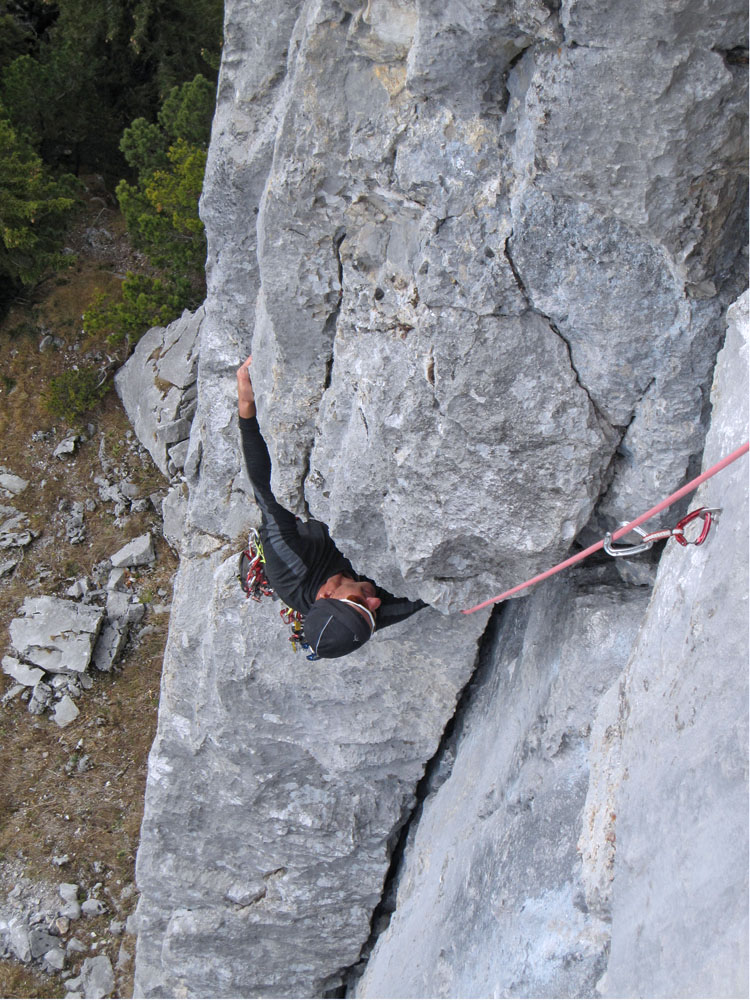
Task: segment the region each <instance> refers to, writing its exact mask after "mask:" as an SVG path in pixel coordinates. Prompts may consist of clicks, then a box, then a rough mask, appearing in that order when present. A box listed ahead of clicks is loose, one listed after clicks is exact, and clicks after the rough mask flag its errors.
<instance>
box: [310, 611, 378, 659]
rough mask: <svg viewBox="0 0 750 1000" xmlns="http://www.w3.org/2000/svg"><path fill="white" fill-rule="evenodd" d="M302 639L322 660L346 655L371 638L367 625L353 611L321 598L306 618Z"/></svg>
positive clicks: (365, 621)
mask: <svg viewBox="0 0 750 1000" xmlns="http://www.w3.org/2000/svg"><path fill="white" fill-rule="evenodd" d="M304 632H305V640H306V641H307V642H309V643H310V646H311V648H312V650H313V652H314V653H316V654H317V655H318V656H320V657H322V658H323V659H328V660H330V659H333V658H334V657H336V656H346V655H347V653H353V652H354V650H355V649H359V648H360V647H361V646H364V644H365V643H366V642H367V640H368V639H369V638H370V636H371V635H372V630H371V628H370V624H369V622H368V621H367V620H366V618H365V617H364V615H362V614H360V612H359V611H357V610H356V608H354V607H352V605H351V604H349V603H347V602H345V601H337V600H336V599H335V598H333V597H321V598H320V600H317V601H316V602H315V603H314V604H313V606H312V607H311V608H310V610H309V611H308V612H307V614H306V615H305V625H304Z"/></svg>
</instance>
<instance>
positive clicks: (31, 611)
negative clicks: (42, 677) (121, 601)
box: [9, 597, 104, 674]
mask: <svg viewBox="0 0 750 1000" xmlns="http://www.w3.org/2000/svg"><path fill="white" fill-rule="evenodd" d="M21 611H22V613H23V617H22V618H14V619H13V621H12V622H11V623H10V628H9V631H10V638H11V642H12V643H13V646H14V648H15V649H16V650H17V651H18V653H19V655H21V656H23V657H24V658H25V659H26V660H28V661H29V662H30V663H35V664H36V665H37V666H38V667H41V668H42V669H43V670H46V671H48V672H50V673H53V674H67V673H82V672H83V671H84V670H85V669H86V667H87V666H88V665H89V661H90V660H91V653H92V650H93V648H94V643H95V642H96V638H97V636H98V634H99V629H100V628H101V624H102V620H103V618H104V611H103V610H102V608H96V607H87V606H85V605H82V604H76V603H75V602H74V601H63V600H61V599H60V598H59V597H27V598H26V600H25V601H24V602H23V606H22V608H21Z"/></svg>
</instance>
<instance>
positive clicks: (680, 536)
mask: <svg viewBox="0 0 750 1000" xmlns="http://www.w3.org/2000/svg"><path fill="white" fill-rule="evenodd" d="M748 449H750V442H747V441H746V442H745V443H744V444H743V445H741V446H740V447H739V448H737V449H736V450H735V451H733V452H732V453H731V454H730V455H727V456H725V457H724V458H722V459H721V461H719V462H717V463H716V465H712V466H711V468H710V469H707V470H706V471H705V472H703V473H701V475H700V476H696V478H695V479H691V480H690V482H689V483H687V484H686V485H685V486H683V487H682V488H681V489H679V490H677V492H676V493H672V495H671V496H668V497H667V499H666V500H662V502H661V503H659V504H657V505H656V506H655V507H652V508H651V510H647V511H646V513H645V514H641V516H640V517H637V518H636V519H635V520H634V521H630V522H629V523H623V525H622V527H620V528H618V529H617V531H615V532H613V533H611V534H610V533H609V532H607V534H606V535H605V537H604V538H603V539H601V540H600V541H598V542H595V543H594V544H593V545H589V547H588V548H587V549H584V550H583V551H582V552H578V553H577V554H576V555H574V556H571V557H570V559H566V560H565V561H564V562H561V563H558V564H557V566H553V567H552V568H551V569H548V570H546V571H545V572H544V573H539V575H538V576H534V577H532V578H531V579H530V580H527V581H526V582H525V583H519V584H518V586H516V587H512V588H511V589H510V590H506V591H505V592H504V593H502V594H498V596H497V597H491V598H490V599H489V600H487V601H482V603H481V604H477V605H475V606H474V607H473V608H468V609H467V610H466V611H462V612H461V614H463V615H472V614H474V612H475V611H479V610H481V609H482V608H486V607H488V606H489V605H490V604H497V603H499V602H500V601H504V600H506V598H508V597H511V596H512V595H513V594H517V593H518V592H519V591H520V590H525V589H526V587H531V586H533V585H534V584H536V583H541V582H542V580H546V579H548V577H550V576H554V574H555V573H560V572H561V571H562V570H564V569H567V568H568V567H569V566H573V565H574V564H575V563H579V562H581V561H582V560H583V559H586V558H587V557H588V556H590V555H592V554H593V553H594V552H597V551H598V550H599V549H605V550H606V551H608V552H609V554H610V555H615V556H618V555H634V554H635V551H638V552H643V551H645V548H650V547H651V545H653V543H654V542H655V541H658V539H660V538H672V537H673V538H675V539H676V540H677V541H678V542H679V544H680V545H702V544H703V542H704V541H705V540H706V538H707V537H708V532H709V530H710V528H711V524H712V522H713V521H714V520H716V517H717V514H718V510H717V508H710V507H699V508H698V509H697V510H694V511H691V512H690V513H689V514H687V515H686V516H685V517H683V518H682V519H681V520H680V521H678V522H677V524H676V525H675V527H674V528H665V529H663V530H662V531H655V532H651V533H650V534H643V533H641V532H638V528H639V527H640V526H641V525H642V524H643V523H644V522H645V521H648V520H649V519H650V518H652V517H655V516H656V514H659V513H661V511H663V510H666V509H667V507H671V506H672V504H674V503H677V501H678V500H681V499H682V498H683V497H684V496H687V495H688V493H692V492H693V491H694V490H697V489H698V487H699V486H700V485H701V483H705V482H706V480H708V479H711V477H712V476H715V475H716V474H717V473H718V472H721V471H722V469H726V468H727V466H728V465H731V464H732V462H736V461H737V459H738V458H741V457H742V455H745V454H747V452H748ZM699 517H701V518H703V529H702V531H701V533H700V535H699V536H698V538H697V539H694V540H692V541H688V539H687V538H686V537H685V527H686V525H687V524H689V523H690V522H691V521H694V520H696V519H697V518H699ZM631 531H636V532H637V533H638V534H641V535H642V538H643V541H642V542H641V544H640V545H636V546H631V547H629V548H627V549H624V548H619V549H614V546H613V543H614V542H616V541H617V540H618V538H622V537H623V536H624V535H627V534H628V533H629V532H631ZM643 546H645V548H644V547H643ZM613 549H614V551H613Z"/></svg>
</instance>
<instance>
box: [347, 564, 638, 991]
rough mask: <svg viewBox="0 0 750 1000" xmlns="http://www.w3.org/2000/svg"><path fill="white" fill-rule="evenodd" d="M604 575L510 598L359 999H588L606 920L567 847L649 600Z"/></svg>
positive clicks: (602, 955)
mask: <svg viewBox="0 0 750 1000" xmlns="http://www.w3.org/2000/svg"><path fill="white" fill-rule="evenodd" d="M608 569H609V568H608ZM609 573H610V574H612V575H613V576H614V581H616V580H617V574H616V573H614V570H613V569H609ZM607 575H608V574H605V573H603V572H602V571H601V570H599V571H597V570H588V569H586V570H583V571H580V572H579V573H577V574H570V575H569V576H568V577H567V578H565V579H561V580H560V581H559V582H554V583H550V584H547V585H546V586H544V587H541V588H539V589H538V590H537V591H536V592H535V593H534V595H533V596H532V597H531V598H529V600H528V601H526V602H524V603H523V604H522V605H519V604H516V603H514V604H511V605H510V607H508V608H506V611H505V613H504V615H503V617H502V618H501V625H500V630H499V631H500V636H499V643H498V646H497V650H496V652H495V654H494V656H493V657H492V659H491V661H490V662H489V663H488V664H486V665H485V668H484V670H483V671H482V673H481V675H480V677H479V678H478V679H477V681H478V688H477V691H476V693H475V694H474V697H473V698H472V704H471V706H470V708H469V709H468V711H467V712H466V714H465V715H463V717H462V719H461V723H460V730H459V734H458V737H457V742H458V746H457V749H455V750H452V751H449V753H453V752H455V754H456V760H455V764H454V766H453V769H452V772H451V774H450V777H449V778H448V780H447V781H445V783H444V784H443V785H441V787H440V788H439V789H438V791H437V793H436V794H435V795H434V796H433V797H432V798H430V799H428V800H427V803H426V804H425V806H424V810H423V813H422V816H421V818H420V821H419V824H418V827H417V832H416V837H415V838H414V840H413V843H412V845H411V847H410V849H409V851H408V855H407V865H406V871H405V873H404V875H403V877H402V879H401V882H400V886H399V893H398V899H397V908H396V913H395V916H394V917H393V918H392V920H391V923H390V925H389V928H388V930H387V931H386V932H385V933H384V934H383V935H382V936H381V937H380V938H379V940H378V944H377V947H376V949H375V952H374V953H373V956H372V958H371V960H370V963H369V965H368V967H367V971H366V973H365V975H364V978H363V980H362V981H361V982H360V984H359V988H358V990H357V995H359V996H371V997H397V996H398V997H430V996H432V997H436V996H442V997H450V996H452V997H469V996H475V997H480V996H485V997H486V996H536V997H539V996H557V997H561V996H591V995H593V994H594V988H595V986H596V983H597V981H598V979H599V978H600V976H601V973H602V971H603V970H604V968H605V967H606V949H607V945H608V942H609V927H608V924H607V922H606V914H604V913H601V912H597V911H594V910H591V909H589V908H588V907H587V905H586V902H585V893H584V887H585V882H584V873H583V871H582V865H581V859H580V857H579V856H578V853H577V851H576V842H577V839H578V836H579V834H580V823H581V814H582V811H583V806H584V803H585V801H586V792H587V789H588V763H587V756H588V751H589V746H590V733H591V723H592V721H593V719H594V716H595V714H596V709H597V706H598V703H599V700H600V699H601V697H602V695H603V693H604V692H605V691H606V690H607V689H608V688H609V687H610V685H611V684H613V683H614V682H615V681H616V680H617V679H618V678H619V676H620V675H621V673H622V671H623V670H624V669H625V665H626V664H627V661H628V656H629V654H630V651H631V648H632V645H633V642H634V640H635V637H636V635H637V632H638V625H639V622H640V620H641V618H642V616H643V613H644V611H645V609H646V605H647V603H648V590H647V589H644V588H640V587H637V588H624V587H619V586H617V584H616V582H614V583H613V582H612V578H611V577H610V581H609V582H608V581H607ZM550 609H554V610H553V611H552V612H551V610H550Z"/></svg>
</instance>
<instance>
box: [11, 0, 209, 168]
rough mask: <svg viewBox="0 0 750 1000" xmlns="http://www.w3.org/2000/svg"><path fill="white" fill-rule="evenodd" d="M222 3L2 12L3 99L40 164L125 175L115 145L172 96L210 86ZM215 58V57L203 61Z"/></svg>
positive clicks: (100, 3) (100, 1)
mask: <svg viewBox="0 0 750 1000" xmlns="http://www.w3.org/2000/svg"><path fill="white" fill-rule="evenodd" d="M222 13H223V3H222V0H118V2H116V3H112V2H111V0H13V2H5V3H2V4H0V53H2V55H3V62H2V64H0V65H2V66H3V67H4V69H3V71H2V77H1V78H0V98H1V99H2V101H3V103H4V105H5V107H6V109H7V112H8V116H9V118H10V121H11V123H12V125H13V127H14V128H15V130H16V131H17V132H18V133H21V134H23V135H24V137H25V138H26V139H27V141H29V142H31V143H32V144H33V145H34V147H35V149H36V150H37V152H39V153H40V155H41V156H42V158H43V159H44V160H45V162H46V163H48V164H50V165H53V166H64V167H66V168H67V169H73V170H75V171H76V172H78V171H79V170H82V169H87V170H99V171H102V172H105V173H110V174H112V173H115V174H120V175H121V174H122V169H123V164H122V160H121V157H120V153H119V141H120V137H121V135H122V132H123V130H124V129H125V128H126V127H127V126H128V125H129V124H130V123H131V122H132V121H133V119H134V118H137V117H143V118H145V119H147V120H149V121H150V120H153V119H154V118H155V116H156V112H157V109H158V108H159V106H160V104H161V103H162V102H163V100H164V98H165V97H166V95H167V94H168V93H169V92H170V90H171V89H172V88H173V87H175V86H178V85H179V84H181V83H183V82H184V81H185V80H187V79H192V78H193V77H194V76H196V75H197V74H199V73H200V74H202V75H203V76H204V77H207V78H211V79H215V70H216V66H215V54H216V53H217V52H218V51H219V47H220V39H221V28H222ZM209 53H211V55H209Z"/></svg>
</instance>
